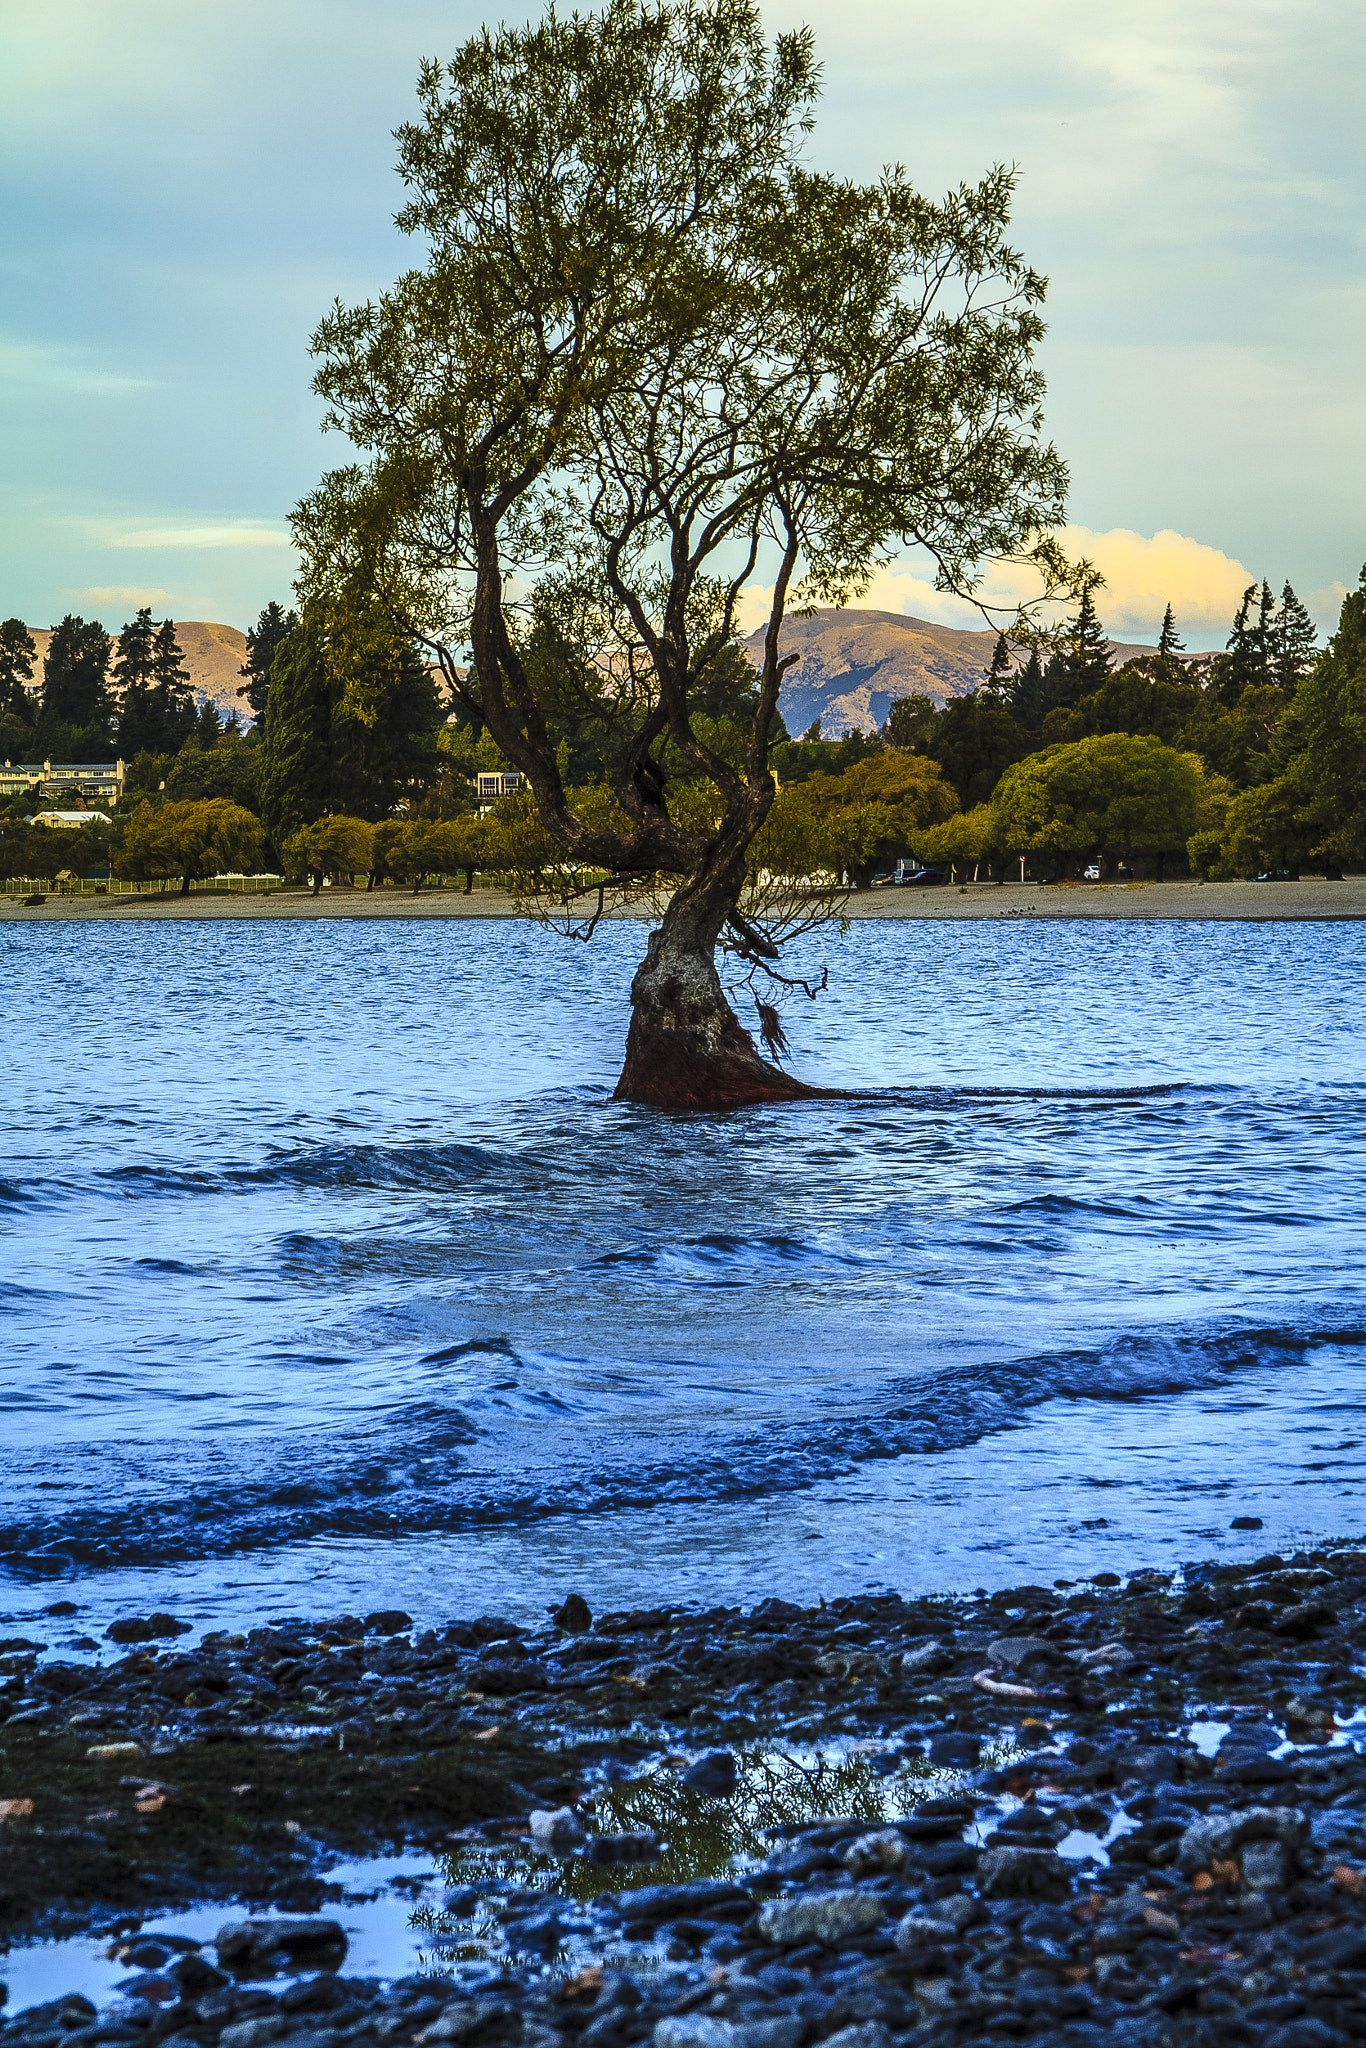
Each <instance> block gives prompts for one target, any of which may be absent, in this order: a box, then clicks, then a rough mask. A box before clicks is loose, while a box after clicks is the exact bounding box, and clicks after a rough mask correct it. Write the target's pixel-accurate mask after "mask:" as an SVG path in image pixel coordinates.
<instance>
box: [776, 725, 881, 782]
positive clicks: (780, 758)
mask: <svg viewBox="0 0 1366 2048" xmlns="http://www.w3.org/2000/svg"><path fill="white" fill-rule="evenodd" d="M819 724H820V720H819V719H817V720H816V725H817V726H819ZM814 729H815V728H808V731H807V733H806V735H805V736H804V737H803V738H802V739H799V740H780V741H779V742H778V744H777V745H776V746H775V747H774V749H773V753H772V756H771V765H772V768H773V773H774V774H775V775H776V776H777V777H778V780H779V781H780V782H781V783H782V785H783V787H784V788H786V787H787V785H788V784H789V783H797V782H809V781H810V780H811V777H812V776H813V775H843V773H844V771H845V770H846V768H854V767H856V766H857V765H858V763H859V762H860V761H871V760H875V759H876V757H877V756H878V755H879V754H880V753H881V752H882V749H883V746H884V744H885V743H884V741H883V739H882V736H881V735H880V734H879V733H866V732H856V731H855V732H847V733H846V734H845V735H844V738H843V739H842V740H823V739H812V738H811V731H812V730H814Z"/></svg>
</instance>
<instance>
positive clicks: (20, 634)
mask: <svg viewBox="0 0 1366 2048" xmlns="http://www.w3.org/2000/svg"><path fill="white" fill-rule="evenodd" d="M37 658H38V643H37V641H36V640H35V639H34V637H33V635H32V634H31V633H30V632H29V630H28V627H27V626H26V625H25V624H24V622H23V620H22V619H6V620H5V621H4V623H3V625H0V717H10V718H16V719H18V720H19V722H20V723H21V724H22V725H27V726H31V725H32V724H33V709H32V706H31V704H30V703H29V695H28V691H27V690H26V689H25V688H24V685H25V683H30V682H32V680H33V664H34V662H35V661H36V660H37Z"/></svg>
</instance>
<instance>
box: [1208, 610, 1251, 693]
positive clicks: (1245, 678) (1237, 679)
mask: <svg viewBox="0 0 1366 2048" xmlns="http://www.w3.org/2000/svg"><path fill="white" fill-rule="evenodd" d="M1256 595H1257V586H1256V584H1255V583H1249V584H1248V586H1247V589H1246V590H1245V591H1244V592H1243V601H1242V603H1241V604H1240V605H1239V607H1238V610H1237V612H1236V614H1235V616H1234V620H1233V630H1232V632H1231V633H1230V634H1229V636H1228V641H1227V652H1226V653H1224V654H1223V655H1221V656H1220V658H1219V660H1218V661H1217V662H1216V663H1215V665H1214V683H1215V688H1216V690H1217V692H1218V695H1219V699H1220V702H1221V703H1224V704H1236V703H1237V702H1238V699H1239V698H1240V697H1241V696H1242V694H1243V692H1244V690H1246V689H1248V688H1249V687H1250V686H1251V685H1252V684H1253V683H1255V682H1257V681H1258V680H1259V664H1258V658H1257V629H1256V627H1255V626H1249V624H1248V619H1249V616H1250V615H1251V611H1252V600H1253V598H1254V597H1256Z"/></svg>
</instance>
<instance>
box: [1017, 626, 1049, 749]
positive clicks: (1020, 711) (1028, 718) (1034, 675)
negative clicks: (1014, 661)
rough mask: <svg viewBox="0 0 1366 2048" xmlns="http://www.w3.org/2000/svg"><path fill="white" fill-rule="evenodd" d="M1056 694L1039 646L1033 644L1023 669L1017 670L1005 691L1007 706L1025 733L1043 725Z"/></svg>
mask: <svg viewBox="0 0 1366 2048" xmlns="http://www.w3.org/2000/svg"><path fill="white" fill-rule="evenodd" d="M1053 703H1054V699H1053V695H1052V692H1051V691H1050V689H1049V687H1048V684H1047V681H1046V678H1045V676H1044V670H1043V663H1042V662H1041V661H1040V660H1039V650H1038V648H1037V647H1031V648H1030V650H1029V659H1028V661H1027V662H1026V663H1025V665H1024V667H1023V668H1022V669H1018V670H1017V671H1016V674H1015V677H1014V680H1013V682H1012V683H1011V685H1010V687H1009V689H1008V690H1007V692H1006V709H1007V710H1008V711H1009V712H1010V715H1011V717H1012V718H1013V719H1014V720H1015V723H1016V724H1017V725H1018V726H1019V727H1021V729H1022V730H1023V731H1024V732H1026V733H1037V732H1039V731H1040V730H1041V729H1042V726H1043V722H1044V719H1045V718H1046V717H1047V715H1048V713H1049V712H1050V711H1051V710H1052V708H1053Z"/></svg>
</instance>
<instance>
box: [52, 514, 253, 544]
mask: <svg viewBox="0 0 1366 2048" xmlns="http://www.w3.org/2000/svg"><path fill="white" fill-rule="evenodd" d="M83 523H84V524H85V525H86V527H87V530H88V531H89V533H90V536H91V538H92V539H94V540H98V541H101V542H102V543H103V544H104V546H105V547H110V548H287V547H289V546H290V544H291V543H290V538H289V534H288V533H287V532H286V531H285V529H284V528H283V527H272V526H261V525H257V524H252V523H251V522H248V521H238V520H233V521H229V522H225V523H224V524H222V525H218V526H198V525H195V524H193V523H192V522H191V521H189V520H183V521H182V520H179V519H176V518H174V517H173V518H171V519H163V520H159V521H158V522H157V523H156V524H155V525H153V526H139V525H133V524H132V523H131V522H129V521H127V520H112V519H103V520H89V521H85V522H83Z"/></svg>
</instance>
